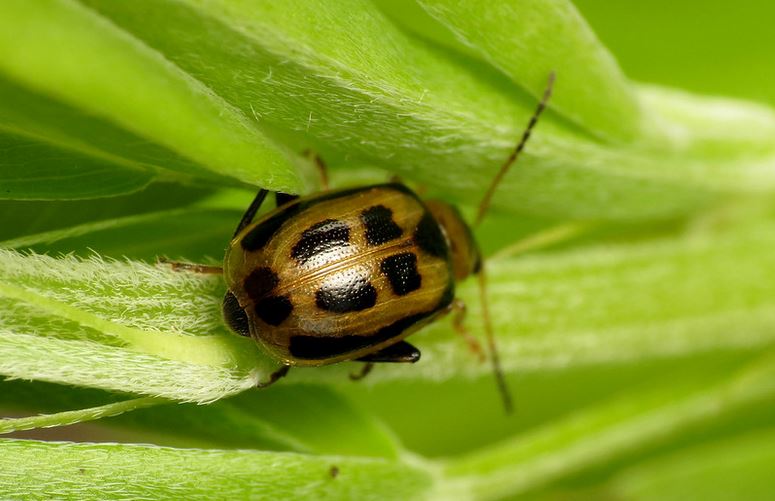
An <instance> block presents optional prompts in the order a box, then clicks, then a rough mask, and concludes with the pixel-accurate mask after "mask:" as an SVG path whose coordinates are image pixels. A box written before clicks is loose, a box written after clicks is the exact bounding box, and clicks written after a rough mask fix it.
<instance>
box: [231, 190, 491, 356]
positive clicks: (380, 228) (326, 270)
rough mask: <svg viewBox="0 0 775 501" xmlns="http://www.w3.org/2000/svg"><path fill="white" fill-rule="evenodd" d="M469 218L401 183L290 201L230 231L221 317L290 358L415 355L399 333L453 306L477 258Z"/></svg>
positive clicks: (326, 193)
mask: <svg viewBox="0 0 775 501" xmlns="http://www.w3.org/2000/svg"><path fill="white" fill-rule="evenodd" d="M464 228H466V227H465V225H464V223H463V221H462V219H461V218H460V217H459V215H458V213H457V211H456V210H455V209H454V208H453V207H451V206H449V205H447V204H444V203H443V202H433V203H429V204H427V205H426V204H425V203H423V202H422V201H421V200H420V199H419V198H418V197H417V195H415V194H414V193H413V192H412V191H411V190H410V189H409V188H407V187H406V186H404V185H403V184H399V183H391V184H381V185H375V186H368V187H363V188H356V189H348V190H339V191H333V192H324V193H322V194H317V195H313V196H310V197H306V198H300V199H295V200H291V201H288V202H286V203H285V204H283V205H280V206H279V207H278V208H277V209H275V210H273V211H271V212H269V213H268V214H266V215H264V216H263V217H262V218H260V219H259V220H257V221H256V222H254V223H251V224H249V225H247V226H246V227H245V228H243V229H241V230H240V231H239V232H238V233H237V235H236V236H235V238H234V239H233V240H232V242H231V244H230V246H229V249H228V251H227V253H226V259H225V262H224V276H225V278H226V283H227V285H228V288H229V293H228V295H227V297H226V300H225V302H224V316H225V318H226V320H227V322H228V324H229V325H230V326H231V327H232V329H233V330H235V331H236V332H238V333H240V334H243V335H249V336H252V337H253V338H254V339H256V340H258V341H259V342H260V343H261V345H262V346H263V347H264V348H265V349H266V350H267V351H268V352H269V353H271V354H273V355H274V356H275V357H276V358H278V359H279V360H282V361H283V363H285V364H287V365H307V366H309V365H313V366H314V365H323V364H330V363H335V362H340V361H343V360H363V361H377V360H379V361H407V362H413V361H416V360H417V359H418V358H419V352H418V351H417V350H416V349H415V348H414V347H412V346H411V345H409V344H408V343H406V342H403V341H402V340H403V339H404V338H405V337H406V336H408V335H409V334H411V333H412V332H414V331H415V330H417V329H418V328H419V327H421V326H422V325H424V324H426V323H428V322H430V321H432V320H433V319H434V318H436V317H438V316H439V315H440V314H443V313H445V312H447V311H449V310H450V307H451V305H452V300H453V299H454V293H455V280H456V279H458V280H459V279H462V278H465V276H467V275H468V274H470V273H471V272H473V271H474V270H475V269H476V268H478V263H479V253H478V250H477V248H476V245H475V244H474V242H473V239H471V238H470V233H467V232H466V231H461V229H464ZM452 242H454V245H452Z"/></svg>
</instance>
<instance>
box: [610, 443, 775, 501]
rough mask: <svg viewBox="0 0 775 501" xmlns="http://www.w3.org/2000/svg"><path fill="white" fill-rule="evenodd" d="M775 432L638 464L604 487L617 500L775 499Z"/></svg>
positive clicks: (699, 447) (715, 444)
mask: <svg viewBox="0 0 775 501" xmlns="http://www.w3.org/2000/svg"><path fill="white" fill-rule="evenodd" d="M773 441H775V430H772V429H764V430H761V431H755V432H750V433H746V434H743V435H742V436H739V437H734V438H731V439H730V438H727V439H725V440H718V441H712V442H710V443H707V444H703V445H700V446H696V447H692V448H689V449H687V450H682V451H680V452H678V453H675V454H672V455H670V456H668V457H660V458H659V459H658V460H656V461H649V462H646V463H645V464H638V465H636V466H634V467H633V468H631V469H628V470H627V471H625V472H623V473H622V474H621V475H618V476H617V477H616V478H614V479H613V480H612V481H611V482H610V483H609V484H608V485H606V486H605V487H604V489H605V491H604V492H608V493H610V494H611V495H613V496H615V497H616V498H618V499H632V500H643V501H645V500H652V499H653V500H660V501H670V500H681V499H688V498H689V497H694V498H696V499H705V500H709V501H710V500H719V501H722V500H725V499H729V496H730V495H731V494H732V493H734V496H735V497H737V498H739V499H762V500H764V499H768V498H769V497H770V496H772V465H773V464H775V449H773V447H772V444H773V443H774V442H773Z"/></svg>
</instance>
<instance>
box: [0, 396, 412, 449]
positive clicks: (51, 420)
mask: <svg viewBox="0 0 775 501" xmlns="http://www.w3.org/2000/svg"><path fill="white" fill-rule="evenodd" d="M117 398H118V400H117ZM106 402H107V403H106ZM160 404H167V405H160ZM2 407H6V408H10V409H14V410H15V411H17V412H23V413H26V414H32V413H45V414H44V415H38V416H30V417H23V418H14V419H5V420H0V434H2V433H8V432H14V431H18V430H26V429H35V428H40V427H44V426H45V427H49V426H64V425H69V424H75V423H80V422H85V421H89V420H94V419H103V418H105V417H106V416H118V415H119V414H121V413H123V412H125V411H127V410H134V409H138V410H135V411H134V412H131V413H127V414H123V415H121V416H118V417H113V418H111V419H104V420H103V421H101V424H103V425H109V426H113V427H117V428H121V429H124V430H131V431H133V432H136V433H140V434H142V433H150V434H151V437H152V438H151V439H152V440H153V441H154V443H159V444H161V445H165V444H166V445H175V446H183V447H221V448H242V449H244V448H248V447H249V448H252V449H263V450H277V451H294V452H304V453H315V454H340V455H350V456H371V457H385V458H396V457H398V455H399V453H400V452H401V451H402V449H401V446H400V445H399V444H398V443H397V441H396V437H395V436H394V435H393V434H392V433H390V432H389V431H388V430H387V429H386V428H385V427H384V425H382V424H381V423H380V422H379V421H378V420H377V419H375V418H374V416H373V415H371V414H368V413H366V412H363V411H362V410H360V409H359V408H357V407H356V406H354V405H353V404H352V403H351V402H350V401H349V399H348V398H346V397H345V396H344V395H343V394H340V393H338V392H336V391H334V390H332V389H330V388H326V387H323V386H320V385H279V386H275V387H273V388H270V389H266V390H256V391H247V392H244V393H242V394H240V395H239V396H236V397H233V398H229V399H224V400H222V401H219V402H217V403H214V404H211V405H207V406H201V405H196V404H177V405H174V404H170V402H169V401H165V400H162V399H157V398H153V397H144V398H139V399H133V400H126V398H125V397H123V396H122V397H117V396H116V395H114V394H109V393H105V392H103V391H95V390H89V389H84V388H78V389H76V388H67V387H62V386H60V385H52V384H46V383H30V382H21V381H4V382H2V383H0V408H2ZM78 407H85V408H83V409H80V410H71V409H77V408H78ZM321 429H325V430H326V433H321V432H320V430H321ZM138 439H139V440H143V438H142V435H140V436H139V437H138ZM160 440H161V441H160Z"/></svg>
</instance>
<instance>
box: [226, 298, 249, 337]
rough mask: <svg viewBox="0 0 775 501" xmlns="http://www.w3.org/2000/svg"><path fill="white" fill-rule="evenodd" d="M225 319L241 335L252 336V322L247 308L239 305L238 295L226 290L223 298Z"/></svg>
mask: <svg viewBox="0 0 775 501" xmlns="http://www.w3.org/2000/svg"><path fill="white" fill-rule="evenodd" d="M222 310H223V319H224V320H226V324H227V325H228V326H229V328H230V329H231V330H233V331H234V332H236V333H237V334H239V335H241V336H250V323H249V322H248V315H247V314H246V313H245V310H243V309H242V307H241V306H240V305H239V302H238V301H237V296H235V295H234V294H232V292H231V291H227V292H226V296H225V297H224V298H223V307H222Z"/></svg>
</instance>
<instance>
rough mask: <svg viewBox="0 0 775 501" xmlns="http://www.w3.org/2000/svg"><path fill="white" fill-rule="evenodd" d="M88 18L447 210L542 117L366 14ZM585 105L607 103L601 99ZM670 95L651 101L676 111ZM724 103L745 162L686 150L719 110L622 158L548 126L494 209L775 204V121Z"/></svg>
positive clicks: (593, 211)
mask: <svg viewBox="0 0 775 501" xmlns="http://www.w3.org/2000/svg"><path fill="white" fill-rule="evenodd" d="M84 3H85V4H88V5H89V6H91V7H93V8H94V9H96V10H98V11H99V12H100V13H101V14H103V15H104V16H106V17H108V18H110V19H111V20H112V21H113V22H115V23H116V24H117V25H119V26H121V27H122V28H124V29H125V30H127V31H128V32H130V33H132V34H133V35H134V36H136V37H137V38H139V39H141V40H143V41H144V42H145V43H146V44H148V46H150V47H153V48H154V49H155V50H157V51H159V52H160V53H163V54H164V55H165V56H166V57H168V58H169V59H170V60H171V61H174V62H175V64H176V65H178V66H179V67H180V68H182V69H184V71H186V72H187V73H188V74H190V75H192V76H194V77H195V78H197V79H198V80H199V81H201V82H204V83H205V84H206V85H207V86H208V87H209V88H211V89H213V90H214V91H215V92H216V93H218V95H219V96H220V97H222V98H223V99H224V100H225V101H227V102H228V103H229V104H230V105H232V106H233V107H235V108H236V109H238V110H241V111H242V113H243V114H244V115H247V116H252V117H254V119H255V120H256V121H258V122H259V123H261V124H268V125H269V126H271V127H274V128H277V130H278V131H280V130H281V131H284V133H286V134H287V133H290V135H291V136H292V137H296V138H297V140H298V142H299V143H301V144H308V143H309V142H310V141H312V142H313V143H314V144H315V145H316V146H319V147H320V149H321V151H323V152H324V153H328V152H336V153H337V154H338V155H339V156H340V157H341V158H342V159H344V161H348V159H351V158H352V159H366V160H368V161H372V162H375V163H377V164H379V165H381V166H384V167H387V168H389V169H391V170H394V171H397V172H400V173H402V174H405V175H406V176H408V177H410V178H413V179H416V180H419V181H423V182H427V183H428V184H431V185H433V186H434V188H436V189H437V190H439V191H442V192H443V193H445V194H446V196H448V197H457V198H461V199H467V200H469V201H473V200H478V198H479V197H480V196H481V194H482V192H483V186H486V184H487V182H488V181H489V180H490V179H491V177H492V175H493V172H494V171H495V169H496V168H497V166H498V165H499V164H500V163H501V162H502V161H503V159H504V158H505V157H506V155H507V152H508V150H509V148H511V147H513V145H514V143H515V141H516V138H517V137H518V136H519V134H520V133H521V131H522V129H523V127H524V126H525V124H526V123H527V121H528V117H529V116H530V114H531V113H532V110H533V108H534V106H535V102H534V100H533V99H532V98H527V97H525V96H524V95H523V94H522V93H521V91H520V90H519V89H518V88H517V87H515V86H509V85H504V84H503V82H494V81H492V80H491V79H488V78H480V77H481V75H479V74H477V73H476V72H475V71H474V70H472V69H471V67H470V65H466V64H464V62H463V61H459V60H457V59H455V58H453V57H447V56H448V54H446V55H445V54H444V53H443V52H440V51H439V50H436V49H434V48H431V47H428V46H427V44H425V43H423V42H421V41H419V40H415V39H413V38H411V37H410V36H408V35H407V34H406V33H404V32H402V31H401V30H400V29H398V28H397V27H396V26H395V25H393V24H392V23H391V22H390V21H389V20H388V19H387V18H386V17H385V16H384V14H382V12H381V11H379V10H378V9H377V8H376V7H374V6H372V5H371V4H369V3H366V2H334V3H331V2H320V3H318V2H309V1H305V2H283V3H282V5H280V4H276V3H274V2H258V3H255V2H250V3H244V2H221V1H218V0H211V1H194V0H190V1H186V2H171V1H163V2H152V3H151V2H132V3H117V2H104V1H102V0H84ZM553 14H556V13H554V12H548V13H547V15H553ZM558 22H559V21H558ZM577 28H578V29H579V30H581V29H586V28H581V27H577ZM171 33H174V36H170V34H171ZM203 33H204V34H206V36H203V35H202V34H203ZM343 33H346V34H347V36H346V37H343V36H342V35H341V34H343ZM579 36H582V35H579ZM353 46H357V47H358V51H352V47H353ZM600 50H601V51H604V49H602V48H601V49H600ZM543 63H546V62H545V61H544V62H542V64H543ZM546 64H549V65H551V61H549V62H548V63H546ZM235 74H237V75H239V78H234V77H233V75H235ZM562 78H563V76H562V75H558V81H560V80H561V79H562ZM617 78H618V77H617ZM614 80H616V79H614ZM580 81H586V80H584V79H583V78H580ZM590 81H596V80H595V79H591V80H590ZM558 85H559V84H558ZM578 85H581V83H579V84H578ZM302 90H303V91H302ZM585 90H586V91H588V92H594V91H599V89H597V88H592V87H591V84H590V88H588V89H585ZM566 92H568V94H570V91H566ZM578 92H580V91H578V90H577V91H574V92H573V94H572V95H569V96H567V98H566V99H567V100H569V101H572V100H574V99H575V98H576V97H577V96H576V94H577V93H578ZM671 96H672V95H671V94H669V93H667V92H663V93H662V94H658V95H657V97H656V98H655V99H660V100H664V101H665V102H667V101H668V100H669V101H670V102H672V97H671ZM598 97H599V106H600V108H601V109H608V108H613V109H616V108H617V106H616V105H615V104H614V105H610V104H609V103H608V102H606V99H607V98H609V97H610V96H609V95H608V94H602V93H601V94H600V95H599V96H598ZM639 99H640V97H639ZM581 101H583V99H581V100H580V101H579V102H581ZM722 104H723V105H724V106H722V108H723V110H727V111H728V110H729V109H730V108H732V109H733V110H735V111H736V112H738V120H739V121H740V122H743V121H745V120H755V121H756V123H757V129H758V131H757V132H755V133H753V135H752V136H751V139H750V141H749V142H748V143H747V144H746V145H745V148H743V147H742V146H741V145H739V144H738V142H736V141H734V140H733V139H732V140H730V142H727V141H726V140H725V138H723V137H720V138H718V140H719V144H718V145H717V147H718V148H719V149H722V150H725V151H727V152H728V153H729V154H728V155H727V156H725V157H724V159H723V162H719V161H718V159H717V158H715V157H713V156H712V155H707V154H705V152H702V151H697V150H696V149H692V148H691V147H690V146H692V145H694V143H695V142H696V140H695V136H698V137H701V136H703V135H704V130H705V128H706V127H707V128H710V129H714V130H715V129H718V128H720V124H721V123H722V122H723V120H725V119H726V118H727V115H728V113H727V114H724V116H715V117H714V116H713V115H712V114H711V113H709V111H708V109H707V108H708V107H710V108H711V109H712V110H715V109H716V108H717V107H718V106H719V103H715V102H714V101H705V100H702V99H699V98H697V99H696V100H691V101H688V102H687V104H686V106H685V108H686V112H685V113H683V114H682V115H681V116H680V117H674V116H672V115H670V116H668V117H663V116H662V115H658V114H657V113H656V112H655V113H654V117H652V118H653V120H649V125H648V130H644V132H643V133H642V134H641V135H639V136H638V137H637V138H636V140H634V141H633V143H632V144H629V145H620V146H616V147H615V146H611V145H608V144H601V143H599V142H597V141H594V140H592V139H591V138H590V137H589V136H588V135H586V134H583V133H580V132H579V130H578V129H577V128H576V127H572V126H570V125H569V124H568V123H567V121H565V120H563V119H562V118H560V117H559V116H557V115H552V114H549V115H547V116H546V117H544V118H543V119H542V122H541V123H540V124H539V127H538V129H537V130H536V133H535V134H534V139H533V140H532V142H531V144H530V145H529V147H528V149H527V150H526V153H525V155H524V157H523V158H522V159H521V160H520V165H519V168H518V169H514V171H513V172H512V173H511V174H510V175H509V176H507V178H506V180H505V181H504V184H503V187H502V189H501V190H500V191H499V194H498V195H497V196H496V198H495V204H496V206H499V207H501V208H507V209H510V210H512V211H514V210H518V211H521V212H530V213H534V214H543V215H547V216H553V217H566V218H567V217H573V218H601V219H613V220H617V219H618V220H632V219H654V218H666V217H670V216H675V215H681V214H686V213H687V212H690V211H694V210H697V209H699V208H702V207H704V206H706V205H707V204H710V203H713V202H716V201H718V199H719V197H724V196H730V195H740V194H746V193H750V192H752V191H756V192H769V191H770V190H771V189H772V186H773V185H775V175H773V172H775V169H773V165H775V144H773V142H772V140H771V138H772V137H774V136H775V134H773V132H775V117H773V115H772V113H771V111H769V110H768V109H766V108H761V107H755V106H753V105H751V106H748V107H745V106H743V107H740V108H739V109H738V107H736V106H735V105H734V104H731V103H726V102H725V103H722ZM665 107H668V105H667V104H665ZM723 110H722V111H723ZM717 115H719V114H717ZM625 119H626V116H624V115H623V118H622V120H625ZM302 138H303V139H302ZM751 144H753V145H754V146H755V147H754V148H753V149H752V148H751V147H750V146H751ZM440 173H442V175H440ZM655 199H659V200H660V203H659V204H654V203H651V202H652V201H653V200H655Z"/></svg>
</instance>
